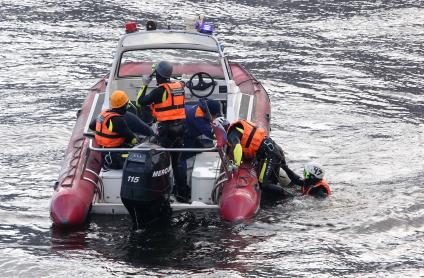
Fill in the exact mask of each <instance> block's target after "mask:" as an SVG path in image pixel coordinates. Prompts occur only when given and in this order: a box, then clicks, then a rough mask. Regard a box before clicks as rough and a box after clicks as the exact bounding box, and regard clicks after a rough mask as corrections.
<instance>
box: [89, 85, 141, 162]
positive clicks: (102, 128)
mask: <svg viewBox="0 0 424 278" xmlns="http://www.w3.org/2000/svg"><path fill="white" fill-rule="evenodd" d="M128 101H129V99H128V96H127V94H126V93H125V92H124V91H119V90H118V91H114V92H113V93H112V95H111V97H110V108H111V109H106V110H103V111H102V112H101V113H100V114H99V115H98V117H97V119H96V120H95V121H94V122H91V123H90V128H91V129H93V130H95V140H96V143H97V144H98V145H99V146H102V147H105V148H119V147H129V146H133V145H136V144H137V143H138V139H137V136H136V135H135V134H134V133H133V132H132V131H131V129H130V128H129V127H128V124H127V121H126V119H125V117H124V115H125V113H126V111H127V105H128ZM104 159H105V162H106V163H107V164H108V166H109V167H110V168H113V169H120V168H122V167H123V163H124V159H123V158H122V153H117V152H110V153H106V155H105V156H104Z"/></svg>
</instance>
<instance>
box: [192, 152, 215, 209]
mask: <svg viewBox="0 0 424 278" xmlns="http://www.w3.org/2000/svg"><path fill="white" fill-rule="evenodd" d="M219 167H220V158H219V154H218V153H217V152H203V153H199V154H197V155H196V160H195V162H194V167H193V173H192V177H191V200H192V201H198V202H202V203H204V204H212V196H211V194H212V189H213V186H214V183H215V180H216V178H217V177H218V174H219Z"/></svg>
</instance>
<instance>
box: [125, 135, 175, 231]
mask: <svg viewBox="0 0 424 278" xmlns="http://www.w3.org/2000/svg"><path fill="white" fill-rule="evenodd" d="M135 148H151V150H149V151H140V152H131V153H129V155H128V158H127V160H126V162H125V164H124V170H123V176H122V185H121V199H122V203H123V204H124V206H125V207H126V208H127V210H128V212H129V214H130V215H131V218H132V220H133V224H134V225H133V227H134V228H136V229H138V228H142V227H146V226H149V225H151V224H153V223H157V222H158V221H159V222H160V223H162V222H163V221H166V222H168V223H169V220H170V217H171V214H172V210H171V206H170V203H169V196H170V193H171V191H172V183H171V170H172V167H171V160H170V155H169V153H168V152H164V151H156V150H155V149H157V148H161V147H160V146H158V145H156V144H153V143H150V142H146V143H142V144H140V145H138V146H137V147H135Z"/></svg>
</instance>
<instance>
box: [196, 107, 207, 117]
mask: <svg viewBox="0 0 424 278" xmlns="http://www.w3.org/2000/svg"><path fill="white" fill-rule="evenodd" d="M205 115H206V114H205V112H203V110H202V108H200V107H199V106H197V108H196V112H195V113H194V117H196V118H203V117H204V116H205Z"/></svg>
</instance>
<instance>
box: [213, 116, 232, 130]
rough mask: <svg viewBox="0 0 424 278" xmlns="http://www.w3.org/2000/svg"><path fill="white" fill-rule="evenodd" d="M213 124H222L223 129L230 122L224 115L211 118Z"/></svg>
mask: <svg viewBox="0 0 424 278" xmlns="http://www.w3.org/2000/svg"><path fill="white" fill-rule="evenodd" d="M213 125H214V126H222V127H223V128H224V130H226V129H227V127H228V126H229V125H230V123H229V122H228V121H227V119H225V118H224V117H218V118H216V119H215V120H213Z"/></svg>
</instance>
